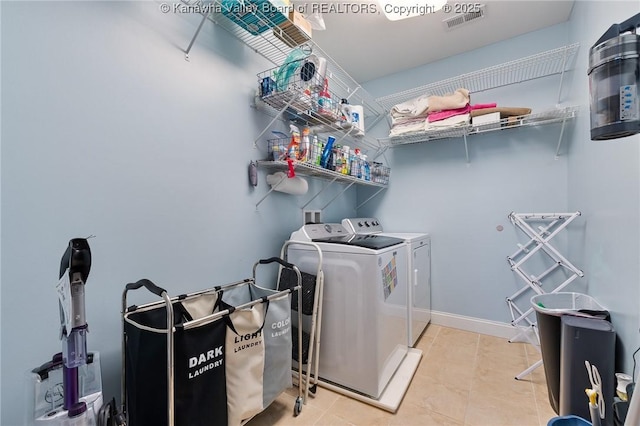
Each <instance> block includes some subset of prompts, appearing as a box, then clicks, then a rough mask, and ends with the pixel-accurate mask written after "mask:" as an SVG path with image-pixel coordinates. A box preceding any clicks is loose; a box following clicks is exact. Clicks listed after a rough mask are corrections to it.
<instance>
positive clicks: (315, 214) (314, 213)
mask: <svg viewBox="0 0 640 426" xmlns="http://www.w3.org/2000/svg"><path fill="white" fill-rule="evenodd" d="M320 213H322V210H303V211H302V224H303V225H306V224H307V223H322V220H321V218H320Z"/></svg>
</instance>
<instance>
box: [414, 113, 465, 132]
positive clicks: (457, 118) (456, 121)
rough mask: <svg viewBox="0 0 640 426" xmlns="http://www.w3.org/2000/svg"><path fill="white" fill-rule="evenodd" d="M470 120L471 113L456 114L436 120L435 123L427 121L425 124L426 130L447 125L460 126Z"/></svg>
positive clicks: (440, 128)
mask: <svg viewBox="0 0 640 426" xmlns="http://www.w3.org/2000/svg"><path fill="white" fill-rule="evenodd" d="M470 121H471V114H470V113H466V114H458V115H454V116H453V117H449V118H445V119H443V120H438V121H435V122H433V123H427V125H426V126H425V130H434V129H438V130H442V129H443V128H446V127H460V126H465V125H467V124H469V122H470Z"/></svg>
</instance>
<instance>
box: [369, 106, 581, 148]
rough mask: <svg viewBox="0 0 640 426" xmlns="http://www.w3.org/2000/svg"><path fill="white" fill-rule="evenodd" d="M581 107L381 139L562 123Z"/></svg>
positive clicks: (416, 139)
mask: <svg viewBox="0 0 640 426" xmlns="http://www.w3.org/2000/svg"><path fill="white" fill-rule="evenodd" d="M579 109H580V107H579V106H569V107H564V108H556V109H551V110H548V111H542V112H539V113H535V114H527V115H522V116H518V117H508V118H503V119H501V120H499V121H495V122H492V123H486V124H482V125H475V126H474V125H472V124H468V125H465V126H459V127H452V128H447V129H437V130H429V131H423V132H415V133H407V134H405V135H397V136H391V137H388V138H384V139H381V140H380V141H381V142H382V143H388V144H390V145H406V144H413V143H420V142H428V141H432V140H439V139H446V138H458V137H464V136H467V135H475V134H481V133H486V132H494V131H497V130H507V129H515V128H518V127H530V126H541V125H546V124H553V123H560V122H563V121H565V120H570V119H573V118H575V117H576V115H577V113H578V111H579Z"/></svg>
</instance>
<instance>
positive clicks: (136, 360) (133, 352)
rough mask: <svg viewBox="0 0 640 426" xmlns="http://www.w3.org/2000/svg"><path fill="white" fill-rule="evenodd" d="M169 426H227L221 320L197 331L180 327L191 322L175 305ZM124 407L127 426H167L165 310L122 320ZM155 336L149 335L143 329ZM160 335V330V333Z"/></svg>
mask: <svg viewBox="0 0 640 426" xmlns="http://www.w3.org/2000/svg"><path fill="white" fill-rule="evenodd" d="M172 306H173V307H174V318H175V320H174V325H175V326H176V330H175V333H174V375H173V391H174V401H175V403H174V407H175V414H174V419H175V420H174V424H175V426H218V425H220V426H226V425H227V397H226V385H225V383H226V380H225V364H224V358H225V356H224V353H225V347H224V346H225V333H226V327H227V325H226V322H225V320H224V317H217V316H210V318H209V317H205V318H204V319H202V323H198V325H197V326H193V327H189V326H187V327H186V328H185V327H183V326H182V324H183V323H184V322H186V321H189V320H191V319H192V318H191V316H190V315H189V313H188V312H187V310H186V309H184V307H183V306H182V304H181V303H180V302H174V303H173V304H172ZM125 316H126V317H127V318H128V319H129V320H131V321H134V322H136V323H137V324H138V325H136V324H132V323H130V322H128V321H125V323H124V332H125V339H126V340H125V357H126V361H125V379H126V397H127V401H126V407H127V414H128V418H129V423H128V424H129V425H130V426H164V425H167V424H168V422H167V417H168V414H167V411H168V404H167V395H168V392H169V389H170V386H171V384H170V383H167V335H166V326H167V315H166V306H165V305H164V304H159V306H158V307H156V308H153V309H149V310H140V311H139V312H136V311H133V312H129V313H128V314H126V315H125ZM141 326H143V327H151V328H153V329H157V330H160V331H151V330H148V329H145V328H143V327H141ZM161 330H164V332H162V331H161Z"/></svg>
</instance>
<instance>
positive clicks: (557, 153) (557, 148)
mask: <svg viewBox="0 0 640 426" xmlns="http://www.w3.org/2000/svg"><path fill="white" fill-rule="evenodd" d="M566 123H567V119H566V118H565V119H564V120H562V127H560V137H559V138H558V146H557V147H556V160H557V159H558V158H559V157H560V145H561V144H562V137H563V136H564V126H565V124H566Z"/></svg>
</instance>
